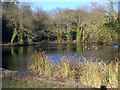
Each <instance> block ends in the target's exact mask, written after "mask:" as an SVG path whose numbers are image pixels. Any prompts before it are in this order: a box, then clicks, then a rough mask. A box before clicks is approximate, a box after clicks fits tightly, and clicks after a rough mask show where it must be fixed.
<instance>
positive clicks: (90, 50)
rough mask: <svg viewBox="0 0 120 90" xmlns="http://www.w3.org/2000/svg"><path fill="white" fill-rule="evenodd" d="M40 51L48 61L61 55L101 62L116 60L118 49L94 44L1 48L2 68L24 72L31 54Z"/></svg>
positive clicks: (58, 58) (54, 59)
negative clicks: (43, 52) (44, 53)
mask: <svg viewBox="0 0 120 90" xmlns="http://www.w3.org/2000/svg"><path fill="white" fill-rule="evenodd" d="M40 48H41V49H42V50H43V51H46V54H47V55H48V58H49V60H51V61H55V62H57V61H59V60H60V58H61V57H62V56H63V55H67V56H68V57H70V56H72V55H76V57H77V56H80V55H82V56H84V57H85V58H91V57H95V58H99V59H102V60H103V61H112V60H115V58H117V54H118V47H117V46H107V45H96V44H84V43H82V44H81V43H77V44H49V45H48V44H41V45H37V46H24V47H22V46H21V47H20V46H19V47H18V46H16V47H3V48H2V68H5V69H9V70H17V71H24V70H26V60H27V59H29V57H30V56H31V54H32V53H34V52H35V51H36V50H39V49H40Z"/></svg>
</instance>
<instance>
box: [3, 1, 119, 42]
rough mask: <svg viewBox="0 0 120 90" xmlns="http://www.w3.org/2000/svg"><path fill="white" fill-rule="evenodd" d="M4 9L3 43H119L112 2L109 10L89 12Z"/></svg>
mask: <svg viewBox="0 0 120 90" xmlns="http://www.w3.org/2000/svg"><path fill="white" fill-rule="evenodd" d="M2 8H3V15H2V17H3V18H2V21H3V29H2V33H3V36H2V37H3V43H6V42H8V43H9V42H11V44H13V43H15V42H16V43H19V44H24V43H33V42H39V41H42V40H48V41H53V40H56V41H58V42H59V43H61V41H65V40H67V41H68V42H70V41H73V40H75V41H76V42H86V41H89V42H99V41H101V42H110V43H117V41H118V39H117V38H118V34H117V33H118V31H119V28H120V24H119V22H118V18H117V13H118V12H116V11H115V9H114V3H113V2H109V6H107V8H108V9H106V8H105V7H104V6H100V5H98V4H96V5H92V8H91V9H90V10H87V9H85V8H79V9H75V10H72V9H62V8H57V9H55V10H54V11H53V12H46V11H44V10H42V9H41V8H39V9H37V10H36V11H32V10H31V6H30V5H26V4H23V5H21V2H19V3H18V2H16V1H14V2H2ZM8 9H9V10H8ZM93 17H94V18H93ZM73 32H74V34H73ZM8 37H9V39H8Z"/></svg>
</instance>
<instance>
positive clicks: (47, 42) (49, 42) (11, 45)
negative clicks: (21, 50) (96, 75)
mask: <svg viewBox="0 0 120 90" xmlns="http://www.w3.org/2000/svg"><path fill="white" fill-rule="evenodd" d="M67 43H71V44H74V43H88V44H90V43H95V44H97V45H108V46H112V45H118V46H119V44H118V43H109V42H76V41H70V42H67V41H61V42H58V41H41V42H33V43H31V44H27V43H24V44H18V43H14V44H10V43H6V44H0V46H3V47H13V46H34V45H40V44H67Z"/></svg>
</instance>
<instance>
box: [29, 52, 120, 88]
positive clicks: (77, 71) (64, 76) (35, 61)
mask: <svg viewBox="0 0 120 90" xmlns="http://www.w3.org/2000/svg"><path fill="white" fill-rule="evenodd" d="M75 62H76V63H75ZM118 64H119V61H117V62H111V63H104V62H102V61H101V62H92V59H90V60H86V59H85V58H84V62H79V61H78V60H77V59H73V58H67V57H66V56H64V57H62V58H61V62H60V63H59V65H54V64H52V63H51V62H50V61H49V60H48V57H47V56H46V54H45V53H44V52H35V53H34V54H33V55H32V56H31V60H30V62H28V68H29V70H30V74H32V75H37V76H39V77H45V78H53V79H55V80H57V81H62V82H66V81H72V82H78V83H83V84H86V85H89V86H92V87H97V88H99V87H100V86H101V85H105V86H106V87H108V88H117V87H118Z"/></svg>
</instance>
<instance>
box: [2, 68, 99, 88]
mask: <svg viewBox="0 0 120 90" xmlns="http://www.w3.org/2000/svg"><path fill="white" fill-rule="evenodd" d="M0 72H2V74H3V76H2V82H3V88H10V87H12V88H21V87H22V88H87V89H88V88H89V89H91V90H98V88H94V87H91V86H88V85H84V84H82V83H76V82H59V81H54V80H52V79H45V78H41V77H37V76H30V75H27V74H26V75H24V76H23V75H18V74H17V72H16V71H10V70H4V71H0ZM8 73H9V74H8ZM8 81H9V82H8Z"/></svg>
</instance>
